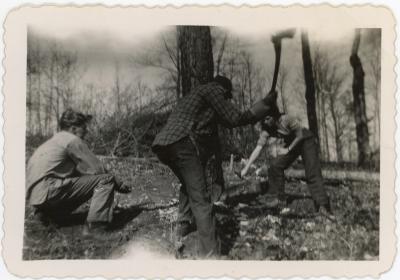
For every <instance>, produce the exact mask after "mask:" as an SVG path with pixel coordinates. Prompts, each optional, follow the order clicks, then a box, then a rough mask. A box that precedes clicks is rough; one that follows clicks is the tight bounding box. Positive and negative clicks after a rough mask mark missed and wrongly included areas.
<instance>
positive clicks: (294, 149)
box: [241, 107, 334, 219]
mask: <svg viewBox="0 0 400 280" xmlns="http://www.w3.org/2000/svg"><path fill="white" fill-rule="evenodd" d="M271 112H272V114H271V115H269V116H267V117H266V118H265V119H264V120H263V121H262V122H261V133H260V137H259V139H258V142H257V146H256V148H255V149H254V150H253V152H252V154H251V156H250V158H249V160H248V162H247V164H246V166H245V167H244V168H243V169H242V171H241V176H242V177H243V176H245V175H246V174H247V172H248V170H249V168H250V166H251V165H252V163H253V162H254V161H255V160H256V159H257V158H258V156H259V155H260V152H261V150H262V149H263V147H264V146H265V145H266V143H267V140H268V137H275V138H280V139H283V141H284V143H285V148H284V149H282V150H281V151H280V155H279V156H277V157H276V158H274V159H273V160H272V162H271V163H270V166H269V168H268V182H269V191H268V193H269V195H270V196H269V199H268V201H267V203H268V204H269V205H270V206H271V207H275V206H277V205H278V203H279V199H278V198H279V196H281V195H283V194H284V184H285V178H284V170H285V169H287V168H288V167H289V166H290V165H291V164H292V163H293V162H294V161H295V160H296V158H297V157H298V156H299V155H301V157H302V159H303V163H304V167H305V175H306V180H307V184H308V188H309V190H310V193H311V195H312V198H313V200H314V204H315V205H316V208H317V209H318V210H319V211H321V212H323V214H325V215H327V216H328V217H329V218H331V219H334V217H333V216H332V212H331V207H330V203H329V198H328V196H327V193H326V190H325V187H324V184H323V178H322V173H321V165H320V160H319V155H318V143H317V139H316V138H315V137H314V135H313V133H312V132H311V131H310V130H308V129H306V128H304V127H301V126H300V125H299V123H298V122H297V120H296V119H295V118H293V117H290V116H289V115H286V114H281V113H280V112H279V110H278V108H277V107H275V109H274V110H271Z"/></svg>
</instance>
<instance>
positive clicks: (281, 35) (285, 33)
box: [271, 28, 296, 44]
mask: <svg viewBox="0 0 400 280" xmlns="http://www.w3.org/2000/svg"><path fill="white" fill-rule="evenodd" d="M295 33H296V28H290V29H285V30H282V31H280V32H278V33H275V34H274V35H272V37H271V41H272V43H274V44H277V43H280V42H281V41H282V39H285V38H293V36H294V34H295Z"/></svg>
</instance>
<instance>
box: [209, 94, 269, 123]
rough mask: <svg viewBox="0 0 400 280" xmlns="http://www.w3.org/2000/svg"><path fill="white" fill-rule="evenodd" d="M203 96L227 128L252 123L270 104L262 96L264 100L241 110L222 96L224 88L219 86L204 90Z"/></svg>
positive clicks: (260, 116) (257, 119) (267, 109)
mask: <svg viewBox="0 0 400 280" xmlns="http://www.w3.org/2000/svg"><path fill="white" fill-rule="evenodd" d="M203 98H204V99H205V100H206V102H207V103H208V104H209V105H210V106H211V107H212V108H214V110H215V112H216V113H217V115H218V117H219V122H220V123H221V124H222V125H223V126H225V127H228V128H233V127H237V126H242V125H246V124H254V123H256V122H257V121H259V120H260V119H261V118H262V117H264V116H265V115H266V114H267V112H268V111H269V110H270V109H271V105H270V104H267V103H266V102H267V101H265V100H266V98H264V99H265V100H264V99H263V100H260V101H259V102H257V103H256V104H254V105H253V107H252V108H250V109H249V110H246V111H244V112H242V111H240V110H239V109H238V108H237V107H236V106H235V105H234V104H233V103H232V102H230V101H229V100H226V99H225V98H224V89H223V88H222V87H220V86H216V87H212V88H210V90H208V91H207V92H204V94H203Z"/></svg>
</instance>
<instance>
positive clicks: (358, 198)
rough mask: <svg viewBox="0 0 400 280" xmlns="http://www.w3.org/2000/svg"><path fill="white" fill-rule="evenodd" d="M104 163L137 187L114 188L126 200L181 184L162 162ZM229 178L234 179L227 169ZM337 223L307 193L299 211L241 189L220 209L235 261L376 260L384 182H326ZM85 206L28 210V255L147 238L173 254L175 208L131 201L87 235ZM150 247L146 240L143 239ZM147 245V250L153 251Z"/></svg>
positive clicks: (112, 246)
mask: <svg viewBox="0 0 400 280" xmlns="http://www.w3.org/2000/svg"><path fill="white" fill-rule="evenodd" d="M106 162H107V167H108V169H109V170H112V171H113V172H114V173H115V174H116V175H118V176H120V177H121V178H122V179H124V180H125V181H126V182H128V183H130V184H131V185H132V186H133V187H134V189H133V192H132V193H130V194H128V195H121V194H117V196H116V200H118V203H119V204H121V205H141V204H143V203H144V202H152V203H155V204H166V203H168V202H170V201H171V199H176V198H177V196H178V189H179V184H178V181H177V180H176V178H175V177H174V176H173V174H172V173H171V171H170V170H169V169H168V168H166V167H165V166H163V165H161V164H159V163H158V162H152V161H140V162H132V161H131V160H127V159H111V160H110V159H108V160H106ZM226 174H227V180H228V181H229V180H231V179H232V177H230V175H229V173H226ZM286 191H287V192H289V193H291V194H300V195H305V194H307V186H306V185H305V183H304V182H302V181H300V180H291V181H288V182H286ZM327 191H328V193H329V196H330V197H331V202H332V207H333V210H334V211H335V214H336V216H337V222H331V221H330V220H328V219H326V218H325V217H322V216H318V215H314V208H313V205H312V202H311V200H310V199H308V198H303V199H297V200H294V201H293V202H292V203H291V204H290V205H289V206H290V208H292V209H295V210H296V213H298V215H296V216H283V215H280V214H279V213H277V212H276V211H271V210H270V209H266V208H265V207H263V196H262V195H256V194H253V195H241V196H238V197H236V198H235V199H231V200H229V201H227V207H226V208H223V209H217V211H216V216H217V222H218V231H219V235H220V236H221V240H222V245H221V246H222V247H221V249H222V252H223V254H224V256H225V258H227V259H235V260H245V259H247V260H249V259H251V260H266V259H267V260H371V259H378V258H379V185H378V184H376V183H365V182H364V183H355V182H341V183H339V184H335V185H329V184H328V185H327ZM87 209H88V204H85V205H83V206H82V207H80V208H79V209H78V210H77V211H76V213H74V215H72V216H70V217H68V219H67V218H66V219H64V220H63V221H62V222H61V223H58V224H50V225H43V224H42V223H40V222H38V221H37V220H36V219H35V216H34V215H33V213H32V209H31V208H29V207H27V208H26V217H25V234H24V248H23V258H24V259H25V260H37V259H111V258H126V257H128V255H129V254H128V252H129V250H130V248H131V246H133V245H132V244H136V245H137V244H148V245H149V248H151V250H152V251H158V252H159V253H160V254H161V253H162V254H166V255H168V256H170V257H172V258H173V257H174V253H175V250H174V243H175V242H174V235H173V232H174V229H175V220H176V217H177V207H170V208H167V209H156V210H147V209H143V208H141V207H132V208H131V210H130V211H127V212H122V213H119V214H118V215H116V216H115V223H114V228H113V229H112V230H110V231H107V232H104V233H101V234H94V235H90V236H86V237H85V236H83V235H82V230H83V224H84V221H85V215H86V213H87ZM184 242H185V246H186V247H185V248H186V249H187V250H186V251H187V252H186V254H185V255H184V256H186V257H191V254H190V252H191V250H190V249H191V248H195V247H196V233H192V234H191V235H189V236H188V237H187V238H186V240H185V241H184ZM146 246H147V245H146ZM149 250H150V249H149Z"/></svg>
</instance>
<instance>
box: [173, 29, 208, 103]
mask: <svg viewBox="0 0 400 280" xmlns="http://www.w3.org/2000/svg"><path fill="white" fill-rule="evenodd" d="M177 31H178V48H179V50H180V54H181V55H180V56H181V57H180V58H181V59H180V62H179V63H180V69H181V89H182V96H185V95H187V94H189V92H190V91H191V90H192V89H193V88H194V87H196V86H197V85H199V84H205V83H207V82H209V81H211V80H212V78H213V74H214V65H213V64H214V63H213V55H212V46H211V32H210V27H209V26H178V27H177Z"/></svg>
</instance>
